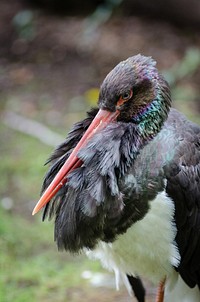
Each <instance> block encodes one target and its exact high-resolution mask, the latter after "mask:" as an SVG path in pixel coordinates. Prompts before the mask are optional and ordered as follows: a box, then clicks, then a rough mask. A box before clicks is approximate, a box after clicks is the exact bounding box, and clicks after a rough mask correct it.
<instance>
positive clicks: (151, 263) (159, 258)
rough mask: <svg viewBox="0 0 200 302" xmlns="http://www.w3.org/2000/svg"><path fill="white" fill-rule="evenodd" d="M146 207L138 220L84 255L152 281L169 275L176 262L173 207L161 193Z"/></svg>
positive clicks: (107, 266)
mask: <svg viewBox="0 0 200 302" xmlns="http://www.w3.org/2000/svg"><path fill="white" fill-rule="evenodd" d="M150 207H151V208H150V210H149V212H148V213H147V214H146V216H145V217H144V218H143V219H142V220H140V221H138V222H136V223H135V224H134V225H132V226H131V227H130V228H129V229H128V230H127V232H126V233H125V234H123V235H120V236H118V238H117V240H115V241H114V242H113V243H109V244H108V243H105V242H100V243H99V244H98V246H97V247H96V249H95V250H92V251H88V252H87V254H88V255H89V256H90V257H92V258H96V259H100V260H101V262H102V264H103V266H104V267H106V268H107V269H109V270H113V271H115V273H117V271H120V272H121V273H125V274H132V275H134V274H138V275H143V276H146V277H147V278H148V279H149V280H151V281H153V282H156V283H157V282H159V281H160V280H162V279H163V278H164V277H165V276H166V275H169V274H170V273H171V272H172V270H173V268H172V265H174V266H177V265H178V264H179V261H180V255H179V252H178V249H177V247H176V245H175V243H174V238H175V235H176V228H175V225H174V223H173V214H174V206H173V203H172V201H171V200H170V198H168V197H167V196H166V194H165V193H164V192H163V193H160V194H158V195H157V197H156V199H155V200H153V201H152V202H150Z"/></svg>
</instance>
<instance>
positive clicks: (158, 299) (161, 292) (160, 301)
mask: <svg viewBox="0 0 200 302" xmlns="http://www.w3.org/2000/svg"><path fill="white" fill-rule="evenodd" d="M164 290H165V279H164V280H163V281H161V282H160V284H159V286H158V290H157V295H156V302H163V301H164Z"/></svg>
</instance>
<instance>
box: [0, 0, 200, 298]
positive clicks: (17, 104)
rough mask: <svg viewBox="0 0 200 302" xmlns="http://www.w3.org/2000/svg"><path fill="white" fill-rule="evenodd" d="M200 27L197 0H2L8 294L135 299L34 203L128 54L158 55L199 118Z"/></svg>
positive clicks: (3, 237) (0, 231)
mask: <svg viewBox="0 0 200 302" xmlns="http://www.w3.org/2000/svg"><path fill="white" fill-rule="evenodd" d="M163 3H164V2H163ZM188 5H189V6H188ZM180 6H181V10H180V9H179V8H180ZM188 10H190V14H188V13H187V12H188ZM199 27H200V6H199V2H198V1H196V0H192V1H191V2H188V1H187V2H186V1H182V2H181V1H180V0H175V1H171V0H168V1H165V5H164V4H163V5H161V4H160V2H159V1H158V0H153V1H151V4H150V3H149V1H145V0H143V1H128V0H127V1H126V0H124V1H123V0H107V1H100V0H99V1H89V0H88V1H78V0H76V1H67V0H63V1H62V0H60V1H54V0H49V1H48V0H41V1H40V0H38V1H34V0H33V1H28V0H27V1H25V0H24V1H22V0H18V1H17V0H16V1H12V0H1V3H0V131H1V132H0V152H1V159H0V175H1V180H0V301H1V302H11V301H12V302H13V301H15V302H25V301H30V302H36V301H44V302H53V301H56V302H64V301H70V302H71V301H72V302H79V301H82V302H83V301H94V300H96V301H101V302H103V301H121V302H122V301H133V299H132V298H130V297H128V294H127V292H126V290H125V289H124V288H123V287H122V289H121V291H120V292H116V291H115V288H114V276H113V275H112V274H109V273H107V272H105V271H104V270H103V269H102V268H101V266H100V265H99V263H97V262H92V261H90V260H88V259H86V257H84V256H82V255H77V256H76V257H74V256H71V255H68V254H67V253H58V252H57V248H56V246H55V244H54V239H53V223H52V222H45V223H42V222H41V214H38V215H36V217H32V216H31V212H32V209H33V207H34V205H35V203H36V201H37V200H38V198H39V193H40V187H41V183H42V180H43V176H44V174H45V171H46V167H44V165H43V164H44V162H45V161H46V159H47V158H48V156H49V155H50V153H51V152H52V150H53V148H54V146H56V145H57V144H58V143H59V142H61V141H62V140H63V138H64V137H65V136H66V133H67V132H68V130H69V128H70V126H71V125H72V124H73V123H74V122H75V121H77V120H79V119H81V118H82V117H84V115H85V111H86V110H87V109H89V108H90V107H91V106H94V105H95V103H96V100H97V96H98V87H99V85H100V83H101V81H102V80H103V78H104V77H105V75H106V74H107V73H108V72H109V71H110V69H112V67H113V66H114V65H115V64H116V63H118V62H119V61H120V60H122V59H125V58H127V57H128V56H132V55H134V54H137V53H142V54H144V55H150V56H153V57H154V58H155V59H156V60H157V62H158V68H159V69H160V70H161V71H162V72H163V73H164V75H165V77H166V78H167V80H168V81H169V83H170V85H171V89H172V95H173V100H174V103H173V106H174V107H176V108H178V109H179V110H181V111H182V112H184V113H185V114H186V115H187V116H188V118H190V119H192V120H193V121H195V122H197V123H200V116H199V112H200V99H199V98H200V93H199V92H200V91H199V90H200V85H199V84H200V68H199V67H200V35H199ZM146 286H147V294H148V299H147V301H149V302H150V301H153V297H154V294H155V289H154V287H153V286H152V285H151V284H149V283H148V282H146Z"/></svg>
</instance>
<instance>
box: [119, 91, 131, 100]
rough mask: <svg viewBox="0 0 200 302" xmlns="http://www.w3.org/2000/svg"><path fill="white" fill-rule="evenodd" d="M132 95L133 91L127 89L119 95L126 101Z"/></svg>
mask: <svg viewBox="0 0 200 302" xmlns="http://www.w3.org/2000/svg"><path fill="white" fill-rule="evenodd" d="M132 95H133V91H132V90H128V91H126V92H124V93H123V94H122V96H121V98H122V99H123V100H124V101H128V100H130V98H131V97H132Z"/></svg>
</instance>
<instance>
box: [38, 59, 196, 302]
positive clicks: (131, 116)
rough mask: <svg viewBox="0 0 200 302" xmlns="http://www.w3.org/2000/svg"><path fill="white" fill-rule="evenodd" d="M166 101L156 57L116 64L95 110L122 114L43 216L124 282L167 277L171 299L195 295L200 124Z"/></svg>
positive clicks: (63, 244) (90, 146)
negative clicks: (48, 218) (52, 220)
mask: <svg viewBox="0 0 200 302" xmlns="http://www.w3.org/2000/svg"><path fill="white" fill-rule="evenodd" d="M170 103H171V99H170V92H169V88H168V85H167V83H166V82H165V81H164V79H163V78H162V76H160V75H159V73H158V72H157V70H156V68H155V63H154V61H153V60H151V59H150V58H146V57H143V56H135V57H132V58H129V59H128V60H126V61H124V62H121V63H120V64H119V65H118V66H117V67H115V69H114V70H113V71H111V73H110V74H108V76H107V77H106V79H105V80H104V82H103V84H102V87H101V91H100V97H99V107H100V108H102V109H103V110H106V112H107V110H108V111H110V112H111V114H115V112H117V110H118V111H119V112H118V113H117V114H118V115H117V117H116V116H115V117H114V120H111V122H110V123H107V124H105V125H104V126H103V127H102V126H101V124H100V128H95V131H94V133H92V135H91V136H90V137H89V138H88V139H87V141H86V143H85V144H84V145H82V147H81V149H80V150H78V151H77V154H76V159H75V160H76V162H75V166H72V169H71V170H73V171H71V172H69V173H68V174H67V182H66V181H65V183H63V181H62V188H61V189H60V190H59V192H58V193H57V194H56V195H55V194H54V195H55V198H54V199H53V202H51V203H48V204H47V205H46V208H45V211H44V218H45V217H46V216H47V215H49V216H50V217H52V216H53V215H55V216H56V219H55V239H56V241H57V244H58V247H59V248H61V249H63V248H64V249H66V250H69V251H72V252H78V251H80V250H86V252H87V253H88V254H89V255H90V257H95V258H98V259H100V260H101V262H102V263H103V265H104V266H105V267H107V268H108V269H110V270H113V271H115V273H116V276H117V279H118V278H119V276H122V278H123V279H124V280H125V283H126V284H128V283H127V280H128V279H127V277H126V275H132V276H133V275H138V274H139V275H144V276H146V277H148V278H149V279H150V280H152V281H153V282H156V283H158V282H159V281H162V280H164V279H166V290H165V301H176V302H179V301H180V302H182V301H184V302H187V301H188V302H198V301H200V291H199V288H200V261H199V255H200V185H199V182H200V127H199V126H197V125H195V124H193V123H191V122H189V121H187V120H186V119H185V117H184V116H183V115H181V114H180V113H179V112H178V111H176V110H174V109H171V110H170V105H171V104H170ZM112 112H113V113H112ZM96 114H97V110H92V111H91V112H90V113H89V114H88V117H87V118H86V119H85V120H83V121H81V122H79V123H77V124H75V126H74V127H73V129H72V131H71V132H70V133H69V135H68V137H67V139H66V141H65V142H64V143H63V144H62V145H60V146H59V147H58V148H57V150H55V152H54V154H53V155H52V157H51V158H50V161H52V162H53V165H52V167H51V168H50V170H49V172H48V173H47V175H46V178H45V181H44V185H43V190H44V189H46V188H47V187H48V186H49V184H50V183H51V182H52V180H53V178H54V177H55V175H56V174H57V172H58V171H59V170H60V168H61V167H62V166H64V163H65V161H66V159H67V158H68V157H69V155H70V154H71V152H72V150H73V149H74V148H75V146H76V144H77V142H78V141H79V140H80V139H81V137H83V136H84V133H85V132H86V133H87V129H88V127H89V125H91V124H92V123H93V121H95V120H96V119H95V116H96ZM69 160H70V159H69ZM51 197H52V196H51ZM50 199H52V198H50ZM183 293H184V297H183ZM183 298H184V299H185V300H183Z"/></svg>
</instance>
